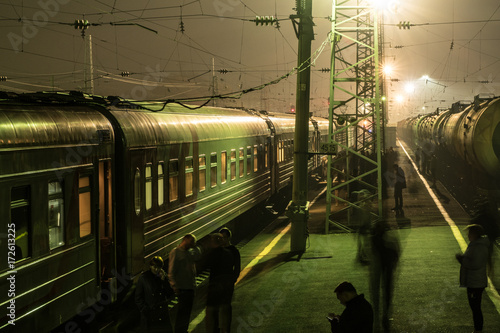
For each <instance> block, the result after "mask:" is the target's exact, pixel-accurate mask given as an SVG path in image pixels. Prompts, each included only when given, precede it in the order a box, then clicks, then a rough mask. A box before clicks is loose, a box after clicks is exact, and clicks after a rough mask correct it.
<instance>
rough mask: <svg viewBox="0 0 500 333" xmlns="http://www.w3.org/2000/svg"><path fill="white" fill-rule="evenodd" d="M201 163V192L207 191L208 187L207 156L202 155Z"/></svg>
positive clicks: (199, 161) (199, 159)
mask: <svg viewBox="0 0 500 333" xmlns="http://www.w3.org/2000/svg"><path fill="white" fill-rule="evenodd" d="M198 163H199V170H200V171H199V176H198V177H199V183H200V185H199V187H200V192H203V191H205V189H206V187H207V161H206V157H205V155H200V156H199V158H198Z"/></svg>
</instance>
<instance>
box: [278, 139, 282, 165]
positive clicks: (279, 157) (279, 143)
mask: <svg viewBox="0 0 500 333" xmlns="http://www.w3.org/2000/svg"><path fill="white" fill-rule="evenodd" d="M280 162H283V141H281V140H280V142H278V163H280Z"/></svg>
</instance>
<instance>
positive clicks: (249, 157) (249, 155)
mask: <svg viewBox="0 0 500 333" xmlns="http://www.w3.org/2000/svg"><path fill="white" fill-rule="evenodd" d="M250 171H252V147H250V146H247V175H249V174H250Z"/></svg>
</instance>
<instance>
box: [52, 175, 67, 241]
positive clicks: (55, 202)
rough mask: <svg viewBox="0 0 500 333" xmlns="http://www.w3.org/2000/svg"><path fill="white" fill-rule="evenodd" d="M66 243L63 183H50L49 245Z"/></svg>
mask: <svg viewBox="0 0 500 333" xmlns="http://www.w3.org/2000/svg"><path fill="white" fill-rule="evenodd" d="M63 245H64V196H63V191H62V186H61V183H59V182H50V183H49V247H50V249H51V250H53V249H55V248H57V247H59V246H63Z"/></svg>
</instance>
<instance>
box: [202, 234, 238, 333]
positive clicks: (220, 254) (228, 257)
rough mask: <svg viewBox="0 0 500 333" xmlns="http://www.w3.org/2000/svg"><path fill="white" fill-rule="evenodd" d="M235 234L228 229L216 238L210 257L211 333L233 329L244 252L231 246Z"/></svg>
mask: <svg viewBox="0 0 500 333" xmlns="http://www.w3.org/2000/svg"><path fill="white" fill-rule="evenodd" d="M230 239H231V231H230V230H229V229H227V228H223V229H221V230H220V233H219V234H214V235H212V244H213V245H212V246H213V247H214V249H213V250H212V252H211V253H210V255H209V256H208V261H207V266H208V268H210V279H209V284H208V292H207V308H206V317H205V326H206V331H207V332H208V333H215V332H217V333H219V332H221V333H229V332H230V330H231V319H232V307H231V301H232V297H233V293H234V284H235V283H236V281H237V280H238V277H239V275H240V270H241V260H240V253H239V251H238V249H236V247H235V246H234V245H231V243H230Z"/></svg>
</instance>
